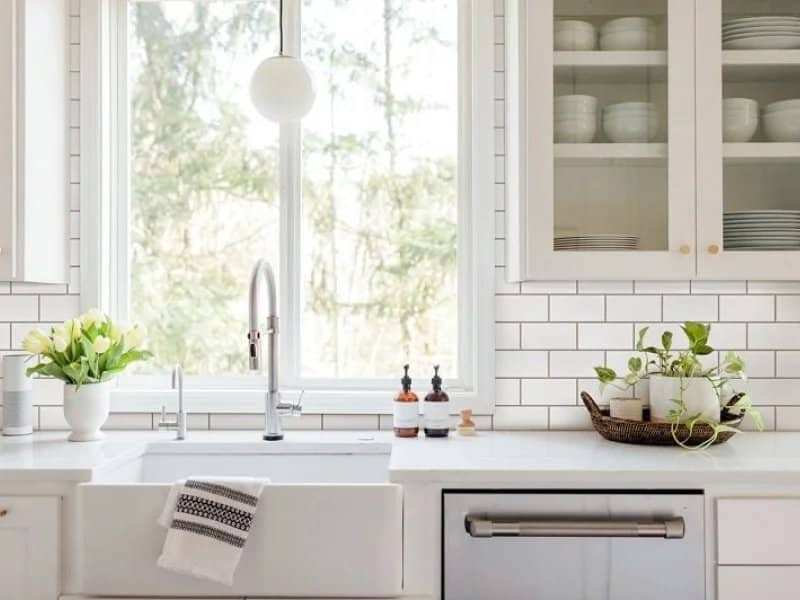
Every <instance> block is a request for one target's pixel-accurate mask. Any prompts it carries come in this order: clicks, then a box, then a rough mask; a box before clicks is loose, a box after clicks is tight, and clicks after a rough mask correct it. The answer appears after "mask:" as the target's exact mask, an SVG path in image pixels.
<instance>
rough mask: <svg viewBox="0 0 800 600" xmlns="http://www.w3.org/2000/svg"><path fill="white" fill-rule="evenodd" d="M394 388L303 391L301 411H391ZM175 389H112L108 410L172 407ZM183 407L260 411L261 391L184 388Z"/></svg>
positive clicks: (460, 397) (462, 396)
mask: <svg viewBox="0 0 800 600" xmlns="http://www.w3.org/2000/svg"><path fill="white" fill-rule="evenodd" d="M396 393H397V390H386V391H380V390H377V391H374V390H372V391H324V390H306V391H305V392H304V393H303V401H302V405H303V412H304V413H306V414H340V415H341V414H365V415H388V414H391V413H392V399H393V398H394V396H395V395H396ZM281 394H282V396H283V399H284V400H285V401H291V402H296V401H297V399H298V398H299V396H300V392H299V391H298V390H282V391H281ZM448 394H449V395H450V405H451V410H450V412H451V413H452V414H457V413H458V411H459V410H461V409H462V408H471V409H473V411H474V412H475V414H479V415H490V414H493V413H494V403H493V401H492V398H491V397H488V396H486V395H478V394H476V393H475V392H462V391H453V392H448ZM175 402H176V396H175V391H173V390H168V389H132V388H131V389H120V388H118V389H115V390H113V391H112V392H111V411H112V412H128V413H139V412H141V413H154V412H159V411H160V410H161V407H162V406H166V407H167V409H168V410H170V411H172V410H174V409H175ZM184 402H185V406H186V410H187V411H188V412H190V413H192V412H197V413H263V412H264V391H263V390H257V389H230V390H221V389H194V390H185V391H184Z"/></svg>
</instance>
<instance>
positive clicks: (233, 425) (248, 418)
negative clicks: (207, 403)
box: [211, 413, 264, 431]
mask: <svg viewBox="0 0 800 600" xmlns="http://www.w3.org/2000/svg"><path fill="white" fill-rule="evenodd" d="M263 428H264V415H263V414H260V415H259V414H247V413H212V414H211V429H218V430H254V431H259V430H261V429H263Z"/></svg>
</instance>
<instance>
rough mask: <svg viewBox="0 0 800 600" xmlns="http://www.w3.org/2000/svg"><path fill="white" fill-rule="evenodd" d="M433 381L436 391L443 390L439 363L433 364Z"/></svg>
mask: <svg viewBox="0 0 800 600" xmlns="http://www.w3.org/2000/svg"><path fill="white" fill-rule="evenodd" d="M431 383H432V384H433V391H434V392H441V391H442V378H441V377H439V365H433V379H431Z"/></svg>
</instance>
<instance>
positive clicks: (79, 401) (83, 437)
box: [64, 381, 111, 442]
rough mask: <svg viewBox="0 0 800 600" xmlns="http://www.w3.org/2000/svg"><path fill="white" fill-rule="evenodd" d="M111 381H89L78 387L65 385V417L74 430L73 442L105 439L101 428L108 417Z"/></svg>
mask: <svg viewBox="0 0 800 600" xmlns="http://www.w3.org/2000/svg"><path fill="white" fill-rule="evenodd" d="M110 397H111V382H109V381H107V382H105V383H87V384H85V385H82V386H81V387H79V388H77V389H76V387H75V386H74V385H71V384H66V385H64V418H65V419H66V420H67V423H69V426H70V428H71V429H72V432H71V433H70V434H69V437H68V438H67V439H68V440H69V441H71V442H92V441H94V440H100V439H103V432H102V431H100V428H101V427H102V426H103V423H105V422H106V419H107V418H108V409H109V401H110Z"/></svg>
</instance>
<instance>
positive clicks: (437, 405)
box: [425, 365, 450, 437]
mask: <svg viewBox="0 0 800 600" xmlns="http://www.w3.org/2000/svg"><path fill="white" fill-rule="evenodd" d="M431 384H432V385H433V389H432V390H431V392H430V393H429V394H428V395H427V396H425V435H426V436H427V437H447V435H448V434H449V433H450V398H449V397H448V396H447V394H446V393H445V392H444V391H442V378H441V377H439V365H436V366H435V367H433V379H431Z"/></svg>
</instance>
